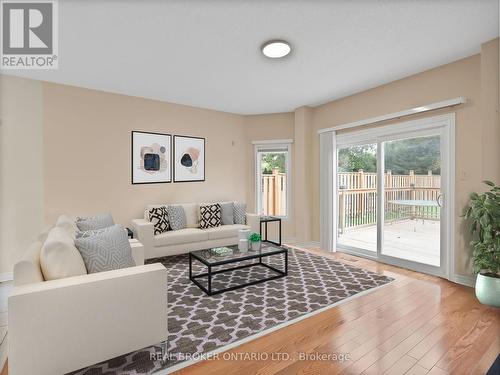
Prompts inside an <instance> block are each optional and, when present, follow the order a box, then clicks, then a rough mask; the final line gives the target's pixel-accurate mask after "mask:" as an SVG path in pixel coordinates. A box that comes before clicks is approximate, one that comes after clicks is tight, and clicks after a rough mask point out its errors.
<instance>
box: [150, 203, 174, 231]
mask: <svg viewBox="0 0 500 375" xmlns="http://www.w3.org/2000/svg"><path fill="white" fill-rule="evenodd" d="M148 214H149V221H150V222H151V223H153V226H154V234H155V235H157V234H161V233H165V232H166V231H168V230H171V229H172V228H170V221H169V220H168V211H167V207H165V206H161V207H154V208H152V209H150V210H149V212H148Z"/></svg>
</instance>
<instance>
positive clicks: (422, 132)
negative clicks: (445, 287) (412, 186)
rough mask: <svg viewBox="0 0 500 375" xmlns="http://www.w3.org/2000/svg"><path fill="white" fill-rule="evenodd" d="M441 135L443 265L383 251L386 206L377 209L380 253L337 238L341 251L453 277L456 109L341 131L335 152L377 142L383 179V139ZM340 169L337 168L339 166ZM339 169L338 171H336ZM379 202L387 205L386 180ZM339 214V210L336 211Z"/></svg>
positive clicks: (441, 234) (379, 175) (336, 228)
mask: <svg viewBox="0 0 500 375" xmlns="http://www.w3.org/2000/svg"><path fill="white" fill-rule="evenodd" d="M429 135H439V136H440V139H441V159H442V162H443V163H442V166H441V193H442V197H443V203H442V209H441V233H440V242H441V259H440V267H435V266H431V265H426V264H422V263H417V262H413V261H408V260H404V259H400V258H396V257H391V256H388V255H384V254H382V244H383V232H384V231H383V225H384V210H383V209H379V210H377V215H378V216H377V222H378V223H380V224H379V225H377V253H376V254H374V253H373V252H370V251H363V250H361V251H360V250H359V249H353V248H349V247H343V246H342V245H340V244H339V243H338V242H337V248H338V249H339V250H341V251H345V252H348V253H354V254H356V255H360V256H365V257H369V258H375V259H376V260H378V261H381V262H383V263H388V264H392V265H395V266H398V267H403V268H408V269H413V270H415V271H418V272H424V273H428V274H431V275H436V276H441V277H445V278H447V279H450V278H451V277H452V276H453V275H454V274H455V272H454V264H455V260H454V253H453V249H454V233H455V212H454V206H455V204H454V203H455V113H449V114H445V115H440V116H434V117H428V118H423V119H418V120H412V121H405V122H401V123H397V124H391V125H385V126H381V127H376V128H372V129H363V130H359V131H353V132H349V133H341V134H337V137H336V138H337V142H336V145H335V153H336V152H337V149H338V148H339V147H348V146H355V145H360V144H366V143H376V144H377V146H378V147H377V176H378V181H380V182H382V181H384V179H383V172H384V166H383V164H384V155H383V153H384V150H383V147H381V145H382V143H383V142H386V141H390V140H396V139H402V138H412V137H419V136H429ZM335 170H336V168H335ZM335 173H336V171H335ZM377 189H378V191H377V198H378V201H377V206H378V207H380V208H381V207H384V201H383V200H384V194H382V192H383V186H382V183H379V184H378V185H377ZM334 194H335V199H337V196H338V195H337V186H335V192H334ZM335 214H336V215H337V214H338V213H335ZM334 234H335V235H336V236H337V235H338V227H337V226H336V227H335V228H334Z"/></svg>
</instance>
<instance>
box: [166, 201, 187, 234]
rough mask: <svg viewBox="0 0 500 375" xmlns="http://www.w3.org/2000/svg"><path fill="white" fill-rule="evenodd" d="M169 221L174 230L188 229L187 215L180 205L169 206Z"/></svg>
mask: <svg viewBox="0 0 500 375" xmlns="http://www.w3.org/2000/svg"><path fill="white" fill-rule="evenodd" d="M167 213H168V221H169V223H170V228H171V229H172V230H179V229H184V228H186V225H187V224H186V213H185V212H184V208H182V206H179V205H175V206H167Z"/></svg>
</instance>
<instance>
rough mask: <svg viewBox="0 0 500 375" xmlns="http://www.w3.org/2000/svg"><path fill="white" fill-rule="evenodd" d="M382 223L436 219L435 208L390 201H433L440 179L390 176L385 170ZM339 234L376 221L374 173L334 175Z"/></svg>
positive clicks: (433, 177)
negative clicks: (383, 221) (413, 219)
mask: <svg viewBox="0 0 500 375" xmlns="http://www.w3.org/2000/svg"><path fill="white" fill-rule="evenodd" d="M384 186H385V197H384V198H385V199H384V218H385V221H391V220H402V219H407V218H414V217H418V218H422V219H428V220H438V219H439V216H440V210H439V207H435V206H403V205H399V204H394V203H391V201H402V200H421V201H436V200H437V199H438V197H439V194H440V188H441V176H437V175H433V174H432V172H430V171H429V172H428V173H427V174H426V175H416V174H415V173H414V172H413V171H410V173H409V174H408V175H393V174H392V173H391V171H387V173H385V175H384ZM338 207H339V211H338V212H339V217H338V219H339V231H340V232H341V233H343V232H344V231H346V230H348V229H350V228H354V227H359V226H365V225H373V224H375V223H376V222H377V174H376V173H364V172H363V171H359V172H348V173H339V174H338Z"/></svg>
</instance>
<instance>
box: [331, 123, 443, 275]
mask: <svg viewBox="0 0 500 375" xmlns="http://www.w3.org/2000/svg"><path fill="white" fill-rule="evenodd" d="M435 119H436V118H433V119H429V120H427V122H426V120H418V121H413V122H408V123H402V124H398V125H391V126H384V127H380V128H378V129H377V128H374V129H369V130H362V131H359V132H351V133H346V134H340V135H337V171H336V172H337V174H336V181H337V187H336V193H335V194H336V198H337V200H336V202H337V204H336V207H337V225H336V226H337V228H336V235H337V249H338V250H340V251H345V252H349V253H353V254H356V255H361V256H365V257H370V258H374V259H378V260H381V261H383V262H385V263H390V264H394V265H398V266H402V267H406V268H410V269H414V270H417V271H420V272H426V273H430V274H434V275H440V276H445V275H446V274H447V273H448V266H447V264H448V263H447V261H448V255H447V254H448V249H449V246H450V241H451V240H450V238H451V223H450V217H451V211H450V209H451V208H450V207H447V205H446V202H445V198H446V197H448V196H449V194H450V187H451V182H450V181H451V178H450V170H451V161H452V160H451V155H452V147H451V145H452V134H453V133H452V131H453V126H452V121H448V120H450V119H451V117H449V116H441V117H437V119H441V120H442V121H432V120H435Z"/></svg>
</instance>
